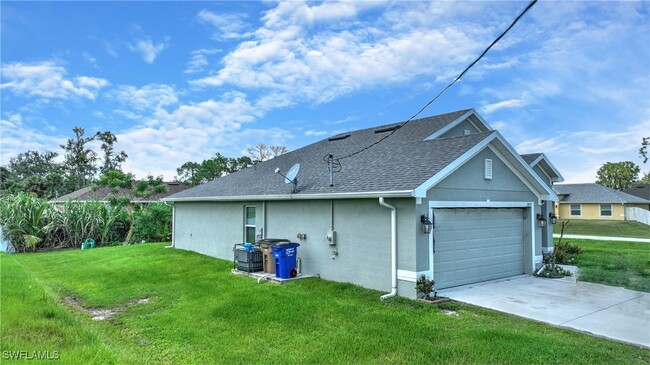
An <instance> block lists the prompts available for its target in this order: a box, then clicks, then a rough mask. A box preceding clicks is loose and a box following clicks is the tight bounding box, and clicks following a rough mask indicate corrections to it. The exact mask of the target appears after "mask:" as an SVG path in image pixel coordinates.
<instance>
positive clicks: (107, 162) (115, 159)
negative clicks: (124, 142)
mask: <svg viewBox="0 0 650 365" xmlns="http://www.w3.org/2000/svg"><path fill="white" fill-rule="evenodd" d="M95 136H96V138H97V139H99V140H100V141H101V142H102V144H101V149H102V151H104V156H103V158H102V166H101V167H100V168H99V171H100V173H101V174H107V173H108V172H109V171H111V170H119V169H120V166H121V164H122V162H124V161H126V158H127V157H129V156H128V155H127V154H126V152H124V151H120V152H118V153H115V147H114V146H113V145H114V144H115V142H117V137H116V136H115V135H114V134H113V133H111V132H110V131H105V132H97V134H96V135H95Z"/></svg>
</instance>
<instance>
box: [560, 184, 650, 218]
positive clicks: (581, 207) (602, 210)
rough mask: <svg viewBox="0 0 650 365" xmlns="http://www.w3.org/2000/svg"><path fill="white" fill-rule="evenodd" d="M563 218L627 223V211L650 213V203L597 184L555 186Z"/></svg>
mask: <svg viewBox="0 0 650 365" xmlns="http://www.w3.org/2000/svg"><path fill="white" fill-rule="evenodd" d="M554 188H555V191H556V193H557V195H558V198H559V201H558V202H557V203H556V208H555V209H556V211H557V212H558V216H559V217H560V218H563V219H599V220H626V208H641V209H644V210H648V205H649V204H650V201H649V200H647V199H643V198H640V197H638V196H634V195H631V194H627V193H625V192H622V191H618V190H615V189H612V188H608V187H606V186H602V185H599V184H595V183H588V184H558V185H555V186H554Z"/></svg>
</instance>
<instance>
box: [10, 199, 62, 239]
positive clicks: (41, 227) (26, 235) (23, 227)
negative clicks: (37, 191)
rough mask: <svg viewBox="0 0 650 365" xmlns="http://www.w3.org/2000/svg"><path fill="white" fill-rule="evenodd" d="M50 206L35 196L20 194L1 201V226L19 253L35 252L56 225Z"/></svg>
mask: <svg viewBox="0 0 650 365" xmlns="http://www.w3.org/2000/svg"><path fill="white" fill-rule="evenodd" d="M51 214H52V209H51V206H50V204H49V203H48V202H47V201H45V200H43V199H39V198H37V197H36V196H34V195H31V194H27V193H19V194H16V195H12V196H7V197H5V198H3V199H2V200H1V201H0V225H2V227H3V228H4V229H5V230H6V234H7V237H8V238H9V239H10V240H11V241H12V243H14V246H17V247H16V249H17V250H19V251H27V250H32V251H35V250H36V249H37V248H38V247H39V244H41V243H42V242H43V240H44V239H45V238H46V236H47V234H48V233H49V232H50V231H51V230H52V228H53V226H54V224H53V222H52V221H51V219H50V218H51Z"/></svg>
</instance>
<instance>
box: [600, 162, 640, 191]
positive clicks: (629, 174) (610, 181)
mask: <svg viewBox="0 0 650 365" xmlns="http://www.w3.org/2000/svg"><path fill="white" fill-rule="evenodd" d="M640 171H641V168H639V166H638V165H637V164H635V163H634V162H632V161H623V162H607V163H606V164H604V165H603V166H602V167H601V168H600V169H598V171H597V172H596V176H597V177H598V179H597V180H596V183H598V184H600V185H604V186H608V187H610V188H613V189H617V190H620V189H625V188H629V187H631V186H632V185H634V183H636V182H637V181H638V179H639V172H640Z"/></svg>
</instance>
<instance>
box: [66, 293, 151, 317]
mask: <svg viewBox="0 0 650 365" xmlns="http://www.w3.org/2000/svg"><path fill="white" fill-rule="evenodd" d="M63 301H64V302H65V304H67V305H68V306H70V307H72V308H74V309H76V310H78V311H81V312H84V313H86V314H88V315H90V318H91V319H92V320H93V321H105V320H108V319H112V318H113V317H115V316H116V315H117V314H119V313H121V312H124V311H125V310H126V309H127V308H128V307H129V306H131V305H137V304H144V303H148V302H149V298H138V299H133V300H129V301H128V302H126V303H125V304H123V305H120V306H117V307H111V308H103V307H95V308H86V307H84V306H83V305H81V301H80V300H79V299H77V298H75V297H72V296H67V295H66V296H64V297H63Z"/></svg>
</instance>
